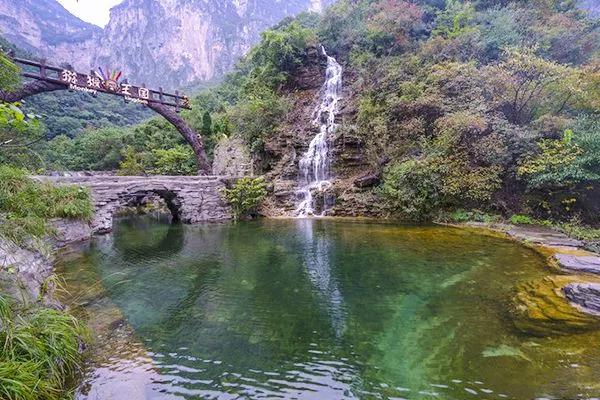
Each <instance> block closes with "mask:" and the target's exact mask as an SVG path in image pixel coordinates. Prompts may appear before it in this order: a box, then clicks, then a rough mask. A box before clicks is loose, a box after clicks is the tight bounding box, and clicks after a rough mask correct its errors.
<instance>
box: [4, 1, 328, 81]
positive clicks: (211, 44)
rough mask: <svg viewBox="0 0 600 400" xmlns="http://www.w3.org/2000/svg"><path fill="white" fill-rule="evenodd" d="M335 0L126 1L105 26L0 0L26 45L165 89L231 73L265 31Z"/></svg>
mask: <svg viewBox="0 0 600 400" xmlns="http://www.w3.org/2000/svg"><path fill="white" fill-rule="evenodd" d="M331 2H332V1H331V0H287V1H282V0H208V1H207V0H160V1H159V0H125V1H124V2H123V3H121V4H120V5H118V6H115V7H113V9H112V10H111V16H110V22H109V23H108V25H107V26H106V28H105V29H104V30H102V29H100V28H98V27H94V26H93V25H90V24H87V23H85V22H83V21H81V20H79V19H77V18H76V17H74V16H72V15H71V14H69V13H68V12H67V11H66V10H65V9H64V8H63V7H62V6H60V5H59V4H58V3H57V2H56V0H0V31H1V32H2V34H3V36H4V37H5V38H7V39H8V40H9V41H11V42H13V43H15V44H16V45H18V46H19V47H21V48H24V49H26V50H29V51H35V52H36V53H37V54H40V55H41V56H44V57H47V58H49V59H52V60H54V61H57V62H69V63H71V64H73V65H74V66H76V67H77V68H79V69H82V70H86V69H89V68H92V67H95V66H98V65H102V66H108V67H110V68H114V69H120V70H122V71H123V73H124V76H126V77H128V78H129V79H130V80H135V81H138V82H145V83H147V84H149V85H159V84H160V85H163V86H165V87H168V88H174V87H181V86H184V85H186V84H189V83H191V82H196V81H199V80H210V79H213V78H215V77H218V76H220V75H222V74H223V73H224V72H226V71H229V70H230V69H231V67H232V66H233V65H234V63H235V62H236V60H237V59H238V58H239V57H240V56H242V55H244V54H245V53H246V52H247V51H248V50H249V49H250V48H251V46H252V45H253V44H254V43H256V42H257V41H258V40H259V38H260V33H261V32H262V31H263V30H265V29H266V28H268V27H270V26H272V25H275V24H277V23H278V22H279V21H281V20H282V19H284V18H285V17H287V16H290V15H296V14H298V13H300V12H302V11H307V10H312V11H320V10H322V9H323V7H324V6H325V5H327V4H329V3H331Z"/></svg>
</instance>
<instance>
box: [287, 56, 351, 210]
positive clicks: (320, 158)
mask: <svg viewBox="0 0 600 400" xmlns="http://www.w3.org/2000/svg"><path fill="white" fill-rule="evenodd" d="M322 52H323V55H324V56H325V57H327V71H326V73H325V83H324V84H323V88H322V89H321V91H322V96H321V102H320V103H319V105H318V106H317V108H316V109H315V120H314V124H315V125H316V126H318V127H319V133H318V134H317V135H316V136H315V137H314V138H313V139H312V140H311V142H310V144H309V146H308V150H307V151H306V153H304V155H303V156H302V158H301V159H300V163H299V164H300V178H301V188H300V189H299V190H298V195H299V197H300V198H301V201H300V204H299V205H298V208H297V209H296V213H295V214H296V216H299V217H307V216H312V215H316V214H319V215H324V214H325V212H326V211H327V206H328V204H327V201H326V195H324V192H325V191H326V190H327V189H328V188H330V187H331V182H330V181H329V179H330V173H329V164H330V162H331V160H330V157H329V144H328V140H329V137H330V135H331V134H333V133H334V132H335V130H336V129H337V124H336V123H335V117H336V114H337V112H338V108H339V102H340V99H341V94H342V72H343V70H342V66H341V65H340V64H339V63H338V62H337V61H336V59H335V58H333V57H331V56H329V55H327V52H326V51H325V48H322ZM315 191H316V192H321V194H322V196H321V197H322V198H324V200H325V201H323V204H319V205H317V204H315V203H316V199H315V196H313V192H315Z"/></svg>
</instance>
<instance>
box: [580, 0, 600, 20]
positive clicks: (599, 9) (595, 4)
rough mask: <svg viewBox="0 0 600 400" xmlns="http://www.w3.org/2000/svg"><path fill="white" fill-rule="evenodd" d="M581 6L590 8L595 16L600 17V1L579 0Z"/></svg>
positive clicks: (586, 8)
mask: <svg viewBox="0 0 600 400" xmlns="http://www.w3.org/2000/svg"><path fill="white" fill-rule="evenodd" d="M579 6H580V7H581V8H583V9H585V10H588V11H589V12H590V14H591V15H593V16H594V17H600V1H598V0H579Z"/></svg>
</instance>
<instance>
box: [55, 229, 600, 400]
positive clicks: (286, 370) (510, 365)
mask: <svg viewBox="0 0 600 400" xmlns="http://www.w3.org/2000/svg"><path fill="white" fill-rule="evenodd" d="M59 267H60V268H61V269H62V270H63V272H65V274H66V277H67V287H68V288H69V289H70V299H71V301H78V302H80V303H81V304H83V305H84V308H83V310H82V311H83V312H85V313H86V314H87V316H88V318H89V320H90V324H91V325H92V326H93V327H94V329H95V332H96V336H97V342H96V345H95V346H94V347H93V350H94V351H93V356H92V361H91V362H90V366H89V370H88V372H87V374H86V377H85V383H84V385H83V386H82V387H81V389H80V391H79V393H78V398H80V399H127V400H135V399H200V398H207V399H276V398H285V399H352V398H360V399H450V400H452V399H461V400H462V399H499V398H510V399H519V400H521V399H538V398H539V399H541V398H548V399H577V398H588V399H589V398H593V397H594V396H596V397H598V396H600V351H599V347H600V346H598V345H599V344H600V336H599V334H598V333H597V332H591V333H586V334H580V335H567V336H557V337H551V338H536V337H531V336H528V335H525V334H523V333H520V332H519V331H517V330H515V329H514V327H513V323H512V320H511V317H510V313H509V312H508V311H507V310H508V307H509V305H510V302H511V298H512V296H513V295H514V290H515V286H516V284H517V283H518V282H520V281H522V280H527V279H532V278H540V277H542V276H544V275H546V274H547V273H548V271H547V270H546V269H545V267H544V265H543V263H542V260H541V258H540V257H539V256H538V255H537V254H536V253H534V252H533V251H531V250H529V249H526V248H524V247H521V246H518V245H516V244H514V243H511V242H508V241H504V240H501V239H497V238H491V237H485V236H478V235H474V234H473V233H472V232H466V231H463V230H458V229H452V228H444V227H435V226H399V225H393V224H379V223H367V222H348V221H337V220H328V219H318V220H310V219H298V220H295V219H292V220H267V221H260V222H248V223H239V224H222V225H219V224H215V225H204V226H183V225H168V224H165V223H162V222H160V221H157V220H153V219H151V218H140V217H137V218H132V219H123V220H120V221H119V222H118V223H116V230H115V232H114V233H113V234H111V235H108V236H103V237H99V238H97V239H95V240H94V241H93V242H92V243H91V244H88V245H85V246H83V247H81V248H78V249H76V251H75V252H74V253H71V254H69V255H66V256H65V257H64V258H63V260H62V261H61V263H60V265H59Z"/></svg>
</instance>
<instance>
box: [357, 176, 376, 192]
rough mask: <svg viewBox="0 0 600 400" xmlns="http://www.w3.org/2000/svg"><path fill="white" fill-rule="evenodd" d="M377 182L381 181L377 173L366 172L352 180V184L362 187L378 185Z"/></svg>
mask: <svg viewBox="0 0 600 400" xmlns="http://www.w3.org/2000/svg"><path fill="white" fill-rule="evenodd" d="M379 182H381V178H380V177H379V175H376V174H367V175H363V176H361V177H360V178H356V179H355V180H354V186H356V187H357V188H361V189H364V188H368V187H373V186H376V185H379Z"/></svg>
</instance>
